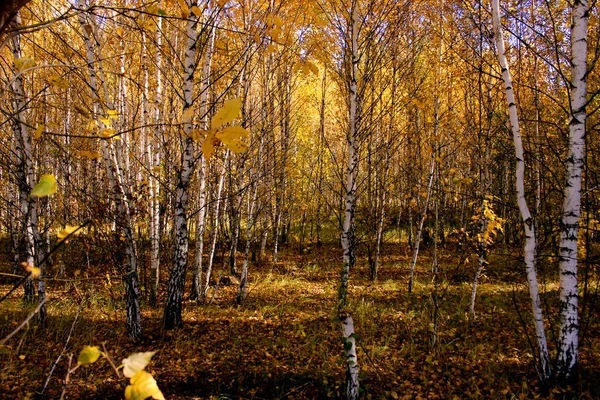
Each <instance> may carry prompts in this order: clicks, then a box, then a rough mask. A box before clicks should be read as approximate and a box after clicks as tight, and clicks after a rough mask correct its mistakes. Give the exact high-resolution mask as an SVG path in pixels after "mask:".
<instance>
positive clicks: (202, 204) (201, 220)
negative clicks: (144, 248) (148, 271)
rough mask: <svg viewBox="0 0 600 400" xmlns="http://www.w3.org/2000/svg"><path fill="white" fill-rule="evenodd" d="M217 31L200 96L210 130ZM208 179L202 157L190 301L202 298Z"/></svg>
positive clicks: (205, 124)
mask: <svg viewBox="0 0 600 400" xmlns="http://www.w3.org/2000/svg"><path fill="white" fill-rule="evenodd" d="M215 35H216V29H215V28H213V29H211V31H210V37H209V41H208V45H207V46H208V47H207V51H206V56H205V58H204V66H203V71H202V75H203V76H202V91H201V94H200V115H202V128H203V129H205V130H207V129H208V94H209V88H210V84H211V80H210V74H211V69H212V57H213V50H214V44H215ZM206 179H207V164H206V159H205V158H204V157H202V160H201V161H200V168H199V169H198V217H197V219H196V258H195V263H194V264H195V269H194V274H193V277H192V291H191V293H190V299H192V300H197V301H199V300H200V299H201V298H202V296H201V293H202V257H203V253H204V232H205V230H206V209H207V204H206Z"/></svg>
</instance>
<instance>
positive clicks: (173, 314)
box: [163, 0, 199, 330]
mask: <svg viewBox="0 0 600 400" xmlns="http://www.w3.org/2000/svg"><path fill="white" fill-rule="evenodd" d="M186 4H187V6H188V9H190V10H191V9H192V7H194V6H196V7H197V6H198V1H197V0H186ZM198 17H199V16H197V15H194V13H193V12H192V13H191V14H190V15H189V16H188V20H187V27H186V41H185V59H184V64H183V68H184V71H183V131H184V135H182V140H183V154H182V156H181V168H180V169H179V170H178V171H177V187H176V190H175V205H174V212H175V263H174V265H173V268H172V269H171V276H170V278H169V283H168V289H167V300H166V303H165V311H164V318H163V327H164V329H166V330H170V329H175V328H177V327H179V325H181V322H182V321H181V308H182V302H183V294H184V289H185V287H184V285H185V272H186V269H187V263H188V250H189V240H188V227H187V222H188V216H187V203H188V195H189V193H188V190H189V186H190V179H191V177H192V173H193V171H194V157H193V150H194V141H193V139H192V138H191V137H190V135H191V133H192V129H193V126H192V116H191V114H190V113H189V112H186V111H187V110H188V109H190V108H192V107H193V100H194V98H193V92H194V73H195V72H196V67H197V65H196V52H197V42H198V30H197V27H198Z"/></svg>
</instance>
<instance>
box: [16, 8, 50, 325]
mask: <svg viewBox="0 0 600 400" xmlns="http://www.w3.org/2000/svg"><path fill="white" fill-rule="evenodd" d="M11 25H12V26H13V27H15V28H18V27H19V26H20V25H21V16H20V14H17V15H16V16H15V18H14V20H13V22H12V24H11ZM10 45H11V50H12V53H13V57H14V59H15V60H17V59H19V58H21V57H22V54H21V35H19V34H15V35H13V36H12V38H11V40H10ZM11 89H12V91H13V99H14V100H13V101H14V106H13V116H12V117H13V120H12V128H13V134H14V144H15V146H14V150H15V151H14V153H15V157H16V160H15V161H16V165H17V173H16V176H17V186H18V188H19V206H20V216H21V219H22V229H21V231H20V236H21V237H22V239H21V240H19V242H20V243H22V245H21V246H19V247H21V248H22V249H23V255H24V258H25V262H26V263H27V264H29V265H31V266H34V265H35V264H37V261H39V254H38V253H39V250H41V249H40V248H39V246H36V244H37V245H39V241H36V237H39V232H38V221H37V220H38V218H37V212H38V200H37V198H36V197H32V196H30V195H29V193H30V192H31V189H32V188H33V185H34V184H35V176H34V167H33V154H32V149H31V138H30V136H29V132H28V129H27V121H26V116H25V108H26V106H27V103H26V97H25V87H24V84H23V74H22V72H21V71H15V75H14V77H13V79H12V87H11ZM36 242H37V243H36ZM36 266H37V267H39V268H40V272H41V273H40V277H39V278H40V279H41V278H42V277H43V272H44V266H43V265H36ZM23 286H24V300H25V303H33V299H34V296H35V287H34V283H33V280H32V279H31V278H28V279H27V280H25V283H24V285H23ZM39 289H41V291H40V290H39ZM38 291H39V296H40V301H41V300H43V299H44V297H45V294H44V287H43V283H42V287H41V288H40V287H38ZM42 307H43V308H44V310H43V311H44V313H43V314H42V310H40V317H42V316H45V306H42Z"/></svg>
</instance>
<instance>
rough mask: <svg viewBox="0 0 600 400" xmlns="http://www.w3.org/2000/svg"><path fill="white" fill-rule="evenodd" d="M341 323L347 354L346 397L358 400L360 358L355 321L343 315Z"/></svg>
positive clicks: (349, 316)
mask: <svg viewBox="0 0 600 400" xmlns="http://www.w3.org/2000/svg"><path fill="white" fill-rule="evenodd" d="M340 321H341V322H342V339H343V340H344V351H345V352H346V368H347V369H346V381H347V384H346V397H347V398H348V399H358V397H359V382H358V363H357V362H358V357H357V353H356V336H355V333H354V321H353V320H352V316H351V315H350V314H348V313H342V315H341V316H340Z"/></svg>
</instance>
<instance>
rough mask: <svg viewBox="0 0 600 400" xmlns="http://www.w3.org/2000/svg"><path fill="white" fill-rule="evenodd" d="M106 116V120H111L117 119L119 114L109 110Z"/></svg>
mask: <svg viewBox="0 0 600 400" xmlns="http://www.w3.org/2000/svg"><path fill="white" fill-rule="evenodd" d="M106 115H108V118H112V119H117V118H119V113H118V112H117V110H111V109H110V108H109V109H107V110H106Z"/></svg>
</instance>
